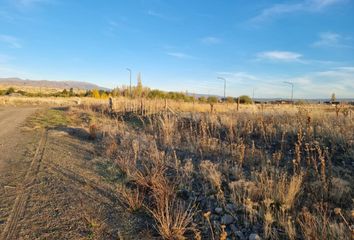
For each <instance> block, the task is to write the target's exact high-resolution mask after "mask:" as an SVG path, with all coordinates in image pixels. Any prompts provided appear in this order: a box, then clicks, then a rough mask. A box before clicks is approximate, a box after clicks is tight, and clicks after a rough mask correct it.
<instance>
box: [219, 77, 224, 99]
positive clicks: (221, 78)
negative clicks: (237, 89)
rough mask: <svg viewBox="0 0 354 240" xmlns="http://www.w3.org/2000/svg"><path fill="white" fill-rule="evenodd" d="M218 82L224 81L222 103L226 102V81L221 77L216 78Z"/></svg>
mask: <svg viewBox="0 0 354 240" xmlns="http://www.w3.org/2000/svg"><path fill="white" fill-rule="evenodd" d="M218 79H220V80H224V101H226V79H225V78H223V77H218Z"/></svg>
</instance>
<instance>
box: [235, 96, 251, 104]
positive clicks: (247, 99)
mask: <svg viewBox="0 0 354 240" xmlns="http://www.w3.org/2000/svg"><path fill="white" fill-rule="evenodd" d="M239 98H240V103H241V104H252V98H250V97H249V96H247V95H242V96H239ZM237 100H238V99H237Z"/></svg>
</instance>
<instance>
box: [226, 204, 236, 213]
mask: <svg viewBox="0 0 354 240" xmlns="http://www.w3.org/2000/svg"><path fill="white" fill-rule="evenodd" d="M225 208H226V210H227V211H229V212H233V211H235V210H236V206H235V205H234V204H232V203H228V204H226V207H225Z"/></svg>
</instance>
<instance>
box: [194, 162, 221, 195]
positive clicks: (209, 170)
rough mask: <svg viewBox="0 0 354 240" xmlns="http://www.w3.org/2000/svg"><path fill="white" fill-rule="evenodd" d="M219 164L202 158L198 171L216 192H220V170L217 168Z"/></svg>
mask: <svg viewBox="0 0 354 240" xmlns="http://www.w3.org/2000/svg"><path fill="white" fill-rule="evenodd" d="M218 166H219V164H215V163H212V162H211V161H209V160H204V161H202V162H201V163H200V165H199V168H200V172H201V174H202V176H203V178H204V179H206V180H207V181H209V182H210V184H211V186H212V187H213V188H214V190H216V191H217V192H221V176H222V175H221V172H220V171H219V170H218Z"/></svg>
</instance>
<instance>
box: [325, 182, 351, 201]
mask: <svg viewBox="0 0 354 240" xmlns="http://www.w3.org/2000/svg"><path fill="white" fill-rule="evenodd" d="M331 184H332V188H331V191H330V192H329V197H330V199H331V200H332V201H334V202H335V203H337V204H341V203H342V202H343V200H345V201H347V200H348V199H345V198H346V197H349V198H350V192H351V186H350V183H349V182H348V181H345V180H344V179H341V178H337V177H334V178H332V181H331ZM349 200H350V199H349Z"/></svg>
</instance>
